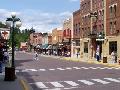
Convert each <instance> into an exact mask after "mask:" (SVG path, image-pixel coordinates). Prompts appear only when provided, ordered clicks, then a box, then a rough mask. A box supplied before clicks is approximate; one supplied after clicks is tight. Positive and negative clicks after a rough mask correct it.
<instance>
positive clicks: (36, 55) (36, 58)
mask: <svg viewBox="0 0 120 90" xmlns="http://www.w3.org/2000/svg"><path fill="white" fill-rule="evenodd" d="M34 59H35V60H38V53H37V52H36V51H35V57H34Z"/></svg>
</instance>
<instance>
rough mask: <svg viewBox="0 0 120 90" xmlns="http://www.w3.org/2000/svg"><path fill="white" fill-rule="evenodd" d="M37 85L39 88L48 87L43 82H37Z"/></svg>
mask: <svg viewBox="0 0 120 90" xmlns="http://www.w3.org/2000/svg"><path fill="white" fill-rule="evenodd" d="M35 85H36V86H37V87H38V88H48V87H46V86H45V84H43V83H42V82H36V83H35Z"/></svg>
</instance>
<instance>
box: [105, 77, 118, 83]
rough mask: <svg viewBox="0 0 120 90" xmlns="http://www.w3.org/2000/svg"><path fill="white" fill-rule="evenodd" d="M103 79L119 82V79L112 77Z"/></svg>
mask: <svg viewBox="0 0 120 90" xmlns="http://www.w3.org/2000/svg"><path fill="white" fill-rule="evenodd" d="M104 79H106V80H109V81H113V82H117V83H120V80H117V79H113V78H104Z"/></svg>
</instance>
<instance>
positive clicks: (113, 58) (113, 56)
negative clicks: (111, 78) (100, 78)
mask: <svg viewBox="0 0 120 90" xmlns="http://www.w3.org/2000/svg"><path fill="white" fill-rule="evenodd" d="M111 59H112V63H114V62H115V52H114V51H112V53H111Z"/></svg>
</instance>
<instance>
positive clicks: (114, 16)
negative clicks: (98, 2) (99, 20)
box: [104, 0, 120, 60]
mask: <svg viewBox="0 0 120 90" xmlns="http://www.w3.org/2000/svg"><path fill="white" fill-rule="evenodd" d="M119 8H120V1H119V0H107V1H106V44H105V48H104V49H105V54H106V56H108V59H110V57H109V56H110V55H111V52H112V51H115V52H116V53H117V55H118V57H117V58H118V60H119V57H120V42H119V39H120V11H119Z"/></svg>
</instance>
